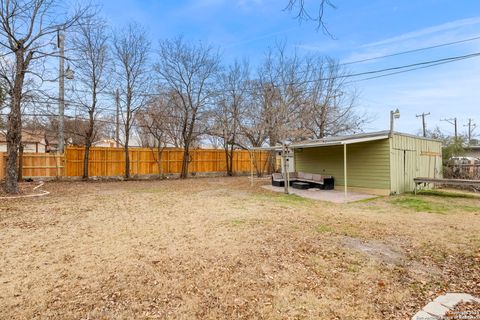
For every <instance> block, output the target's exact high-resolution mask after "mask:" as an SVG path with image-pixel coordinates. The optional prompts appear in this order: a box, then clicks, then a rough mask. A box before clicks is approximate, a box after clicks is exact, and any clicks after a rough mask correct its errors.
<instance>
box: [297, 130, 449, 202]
mask: <svg viewBox="0 0 480 320" xmlns="http://www.w3.org/2000/svg"><path fill="white" fill-rule="evenodd" d="M289 148H290V149H292V150H294V162H295V163H294V167H295V171H297V172H309V173H319V174H324V175H332V176H333V177H334V179H335V186H336V187H335V188H339V189H340V188H341V189H343V190H345V192H346V191H347V189H349V190H352V191H361V192H366V193H373V194H379V195H388V194H400V193H404V192H410V191H413V190H414V187H415V183H414V181H413V178H415V177H428V178H441V177H442V143H441V142H440V141H437V140H432V139H427V138H423V137H418V136H414V135H410V134H405V133H398V132H390V131H379V132H372V133H363V134H356V135H350V136H339V137H328V138H324V139H320V140H309V141H304V142H299V143H293V144H291V145H290V146H289Z"/></svg>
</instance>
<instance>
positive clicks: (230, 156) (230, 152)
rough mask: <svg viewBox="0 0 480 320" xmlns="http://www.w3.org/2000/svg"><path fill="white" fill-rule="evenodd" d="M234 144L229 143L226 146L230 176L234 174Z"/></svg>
mask: <svg viewBox="0 0 480 320" xmlns="http://www.w3.org/2000/svg"><path fill="white" fill-rule="evenodd" d="M233 156H234V155H233V145H231V146H230V148H229V146H228V145H227V146H226V148H225V158H226V161H227V175H228V176H229V177H231V176H233Z"/></svg>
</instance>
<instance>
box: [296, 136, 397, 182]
mask: <svg viewBox="0 0 480 320" xmlns="http://www.w3.org/2000/svg"><path fill="white" fill-rule="evenodd" d="M389 150H390V144H389V140H388V139H385V140H377V141H370V142H362V143H355V144H351V145H347V185H348V186H349V187H357V188H370V189H387V190H389V189H390V158H389ZM295 168H296V171H303V172H311V173H320V174H326V175H332V176H333V177H334V178H335V184H336V185H341V186H342V185H344V176H343V145H342V146H330V147H318V148H304V149H302V150H296V151H295Z"/></svg>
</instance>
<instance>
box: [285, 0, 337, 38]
mask: <svg viewBox="0 0 480 320" xmlns="http://www.w3.org/2000/svg"><path fill="white" fill-rule="evenodd" d="M327 7H331V8H333V9H335V8H336V7H335V5H334V4H333V2H332V1H331V0H319V4H318V9H317V13H316V14H312V13H311V11H310V10H309V9H308V8H307V3H306V0H289V1H288V4H287V6H286V8H285V10H287V11H290V12H294V14H295V18H297V19H298V20H299V21H314V22H316V23H317V30H319V29H321V30H322V31H323V32H324V33H326V34H328V35H329V36H331V37H332V35H331V33H330V32H329V31H328V28H327V25H326V23H325V20H324V15H325V10H326V8H327Z"/></svg>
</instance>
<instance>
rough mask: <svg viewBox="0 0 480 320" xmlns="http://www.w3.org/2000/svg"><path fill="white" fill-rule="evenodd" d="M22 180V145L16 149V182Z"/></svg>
mask: <svg viewBox="0 0 480 320" xmlns="http://www.w3.org/2000/svg"><path fill="white" fill-rule="evenodd" d="M22 180H23V144H22V143H20V146H19V147H18V181H19V182H20V181H22Z"/></svg>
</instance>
